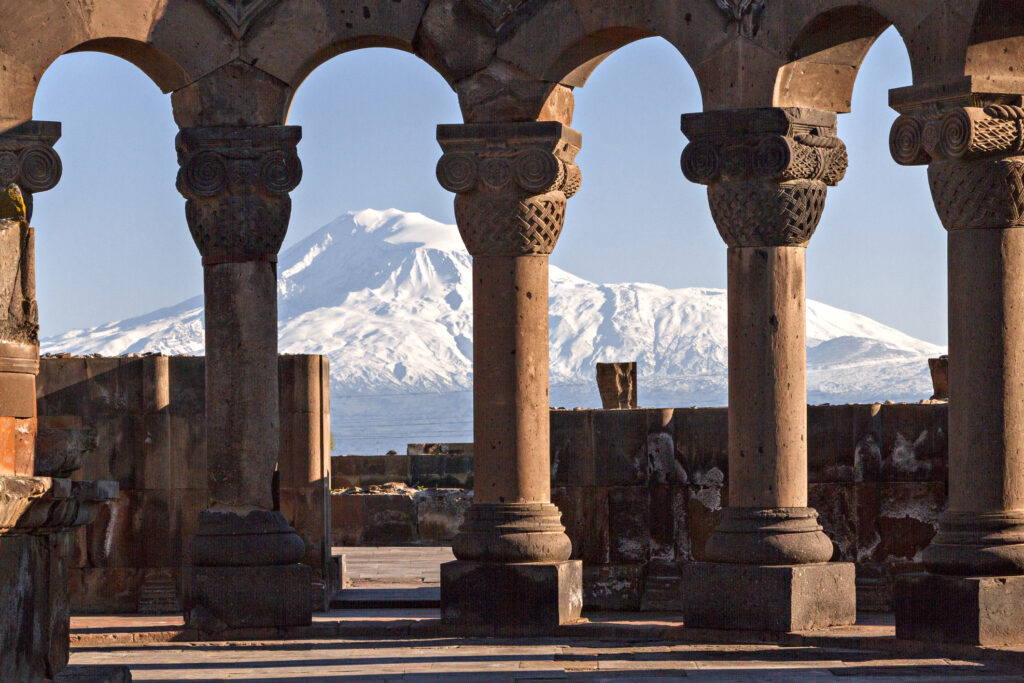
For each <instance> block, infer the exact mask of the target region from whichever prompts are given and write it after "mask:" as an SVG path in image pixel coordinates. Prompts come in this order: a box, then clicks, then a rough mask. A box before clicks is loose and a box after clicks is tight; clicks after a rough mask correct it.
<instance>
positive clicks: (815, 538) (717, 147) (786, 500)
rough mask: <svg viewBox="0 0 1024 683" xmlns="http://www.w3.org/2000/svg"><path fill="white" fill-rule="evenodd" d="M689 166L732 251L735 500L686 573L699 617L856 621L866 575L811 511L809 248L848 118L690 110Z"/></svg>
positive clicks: (820, 624)
mask: <svg viewBox="0 0 1024 683" xmlns="http://www.w3.org/2000/svg"><path fill="white" fill-rule="evenodd" d="M682 123H683V126H682V127H683V132H684V133H685V134H686V136H687V137H688V138H689V139H690V144H689V145H688V146H687V148H686V150H685V151H684V152H683V159H682V164H683V172H684V174H685V175H686V177H687V178H688V179H689V180H691V181H693V182H696V183H700V184H704V185H708V200H709V201H710V204H711V213H712V216H713V217H714V219H715V224H716V226H717V227H718V231H719V233H720V234H721V235H722V238H723V239H724V240H725V242H726V244H727V245H728V246H729V250H728V283H729V294H728V307H729V313H728V319H729V475H728V506H727V507H726V508H725V510H724V511H723V519H722V522H721V523H720V524H719V526H718V528H716V529H715V531H714V533H713V534H712V536H711V537H710V538H709V539H708V542H707V546H706V552H707V556H708V558H709V559H710V562H706V563H705V562H698V563H692V564H691V565H688V566H687V568H686V583H687V586H688V593H689V594H688V596H687V600H686V604H687V610H686V622H687V624H689V625H692V626H702V627H709V628H730V629H736V628H741V629H755V630H768V631H791V630H803V629H810V628H824V627H828V626H834V625H839V624H848V623H853V621H854V619H855V617H856V607H855V591H854V571H853V565H852V564H850V563H829V559H830V558H831V557H832V542H831V541H830V540H829V539H828V537H827V536H826V535H825V533H824V532H823V531H822V528H821V525H819V524H818V522H817V517H818V513H817V512H816V511H815V510H814V509H813V508H810V507H808V506H807V382H806V326H807V322H806V314H805V294H804V255H805V248H806V246H807V243H808V242H809V241H810V238H811V235H812V234H813V233H814V230H815V228H816V227H817V225H818V221H819V220H820V218H821V214H822V211H823V210H824V207H825V196H826V190H827V186H828V185H835V184H836V183H838V182H839V181H840V180H841V179H842V177H843V175H844V174H845V172H846V164H847V157H846V148H845V146H844V145H843V143H842V141H841V140H839V138H837V137H836V133H835V125H836V116H835V114H833V113H831V112H824V111H817V110H808V109H778V108H776V109H750V110H737V111H723V112H709V113H704V114H691V115H687V116H684V117H683V121H682Z"/></svg>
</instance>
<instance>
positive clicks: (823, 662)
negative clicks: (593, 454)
mask: <svg viewBox="0 0 1024 683" xmlns="http://www.w3.org/2000/svg"><path fill="white" fill-rule="evenodd" d="M339 551H340V552H344V553H345V555H346V564H347V569H348V572H349V576H350V577H351V578H352V580H353V584H354V585H356V586H366V587H374V586H375V587H378V588H386V587H397V586H425V585H426V586H431V585H436V584H437V582H438V580H439V574H438V567H439V566H440V564H441V562H445V561H448V560H450V559H452V556H451V549H450V548H344V549H340V548H336V549H335V552H339ZM585 616H587V617H588V618H589V620H590V622H591V625H592V627H593V628H592V629H591V630H590V631H587V633H588V634H592V633H598V634H599V635H597V636H593V637H594V638H601V640H596V639H589V638H590V636H589V635H588V636H586V638H579V637H573V638H568V637H564V638H556V639H553V638H532V639H515V640H496V639H480V638H453V637H451V636H450V634H448V633H445V632H444V629H443V628H440V621H439V619H438V617H439V612H438V610H437V609H362V610H351V609H349V610H334V611H331V612H327V613H322V614H317V615H316V616H315V617H314V624H313V627H311V628H312V630H313V631H315V632H316V633H317V634H318V635H323V634H325V633H326V634H330V637H323V638H320V639H317V640H289V641H279V640H263V641H236V642H227V643H223V642H222V643H188V642H167V641H169V640H171V639H174V638H178V637H180V634H181V633H182V620H181V617H180V616H177V615H175V616H164V617H160V616H140V615H132V616H79V617H73V618H72V623H71V631H72V657H71V663H72V664H75V665H100V664H106V665H118V664H121V665H126V666H128V667H130V669H131V672H132V676H133V678H134V680H137V681H180V680H203V681H342V680H344V681H349V680H353V681H407V680H409V681H415V680H419V681H441V682H442V683H449V682H451V683H454V682H455V681H484V682H486V683H499V682H501V681H512V680H532V681H543V680H571V679H578V680H579V679H582V680H596V681H600V680H620V681H621V680H628V681H648V680H656V681H664V680H678V679H683V678H686V679H690V678H695V679H698V680H718V681H814V680H820V679H839V680H843V681H857V680H871V681H885V680H890V681H903V680H911V681H929V680H941V681H955V680H962V681H1024V648H1001V649H1000V652H996V653H994V654H995V655H999V656H992V654H993V653H984V654H985V656H984V657H982V656H981V654H983V653H979V652H978V651H976V650H971V649H968V651H966V652H956V653H950V652H949V651H944V652H938V651H935V650H931V649H930V648H925V649H923V650H921V649H918V650H913V649H911V650H908V651H904V652H902V653H899V652H896V651H894V650H895V648H894V647H892V644H893V643H895V638H894V628H893V624H892V616H891V615H860V617H859V619H858V624H857V625H856V626H850V627H843V628H839V629H831V630H830V631H828V632H827V634H826V635H824V636H820V635H817V634H813V635H809V636H808V637H800V636H799V635H798V636H797V637H795V638H794V639H792V640H787V641H785V642H792V643H794V645H793V646H791V647H783V646H779V645H750V644H729V645H723V644H717V645H716V644H705V643H701V642H692V641H694V640H695V639H694V638H693V637H690V636H688V635H687V632H686V629H684V628H683V627H682V626H681V624H680V621H681V619H680V618H679V616H678V615H671V614H651V613H645V614H624V613H608V614H587V615H585ZM574 628H575V627H574ZM612 632H614V636H613V637H614V638H617V640H612V639H608V638H606V635H607V634H610V633H612ZM652 634H654V635H653V637H652ZM662 639H668V640H670V641H672V642H667V641H666V642H657V641H658V640H662ZM698 640H699V638H698ZM680 641H686V642H680ZM880 644H883V645H880ZM884 644H888V645H887V646H886V645H884ZM0 683H6V682H0Z"/></svg>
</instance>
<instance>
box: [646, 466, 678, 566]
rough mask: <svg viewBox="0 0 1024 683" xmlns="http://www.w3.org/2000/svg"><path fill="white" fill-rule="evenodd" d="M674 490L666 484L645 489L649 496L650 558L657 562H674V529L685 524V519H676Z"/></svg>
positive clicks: (648, 533) (676, 510) (676, 509)
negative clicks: (657, 560)
mask: <svg viewBox="0 0 1024 683" xmlns="http://www.w3.org/2000/svg"><path fill="white" fill-rule="evenodd" d="M676 493H677V491H676V489H675V487H673V486H670V485H668V484H652V485H651V486H650V487H649V488H648V489H647V495H648V496H649V503H648V506H649V508H648V509H649V516H648V519H649V526H648V530H647V537H648V538H649V539H650V557H651V558H652V559H659V560H674V559H675V548H676V528H677V527H679V526H683V525H685V523H686V518H685V517H681V518H680V517H678V516H677V514H678V512H679V506H678V505H677V504H676V501H675V498H676Z"/></svg>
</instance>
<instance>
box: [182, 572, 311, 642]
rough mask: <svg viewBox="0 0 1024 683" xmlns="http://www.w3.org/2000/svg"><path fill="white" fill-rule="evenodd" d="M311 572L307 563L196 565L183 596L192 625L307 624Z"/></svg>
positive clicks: (204, 627)
mask: <svg viewBox="0 0 1024 683" xmlns="http://www.w3.org/2000/svg"><path fill="white" fill-rule="evenodd" d="M312 572H313V570H312V569H311V568H310V567H308V566H307V565H304V564H290V565H281V566H267V567H193V568H192V572H191V582H190V588H189V592H188V594H187V595H186V597H185V615H186V619H187V622H188V626H189V627H191V628H195V629H198V630H200V631H222V630H224V629H226V628H258V627H286V626H307V625H309V624H310V623H312V619H313V605H312V600H311V599H310V589H309V587H310V582H311V581H312V580H313V574H312Z"/></svg>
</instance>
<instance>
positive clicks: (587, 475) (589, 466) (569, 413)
mask: <svg viewBox="0 0 1024 683" xmlns="http://www.w3.org/2000/svg"><path fill="white" fill-rule="evenodd" d="M593 414H594V411H591V410H552V411H551V419H550V426H551V485H552V486H593V485H594V483H595V481H596V479H595V474H594V425H593Z"/></svg>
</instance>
